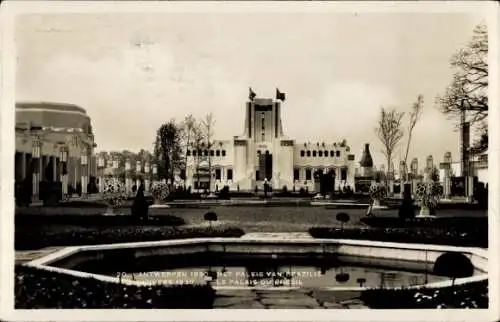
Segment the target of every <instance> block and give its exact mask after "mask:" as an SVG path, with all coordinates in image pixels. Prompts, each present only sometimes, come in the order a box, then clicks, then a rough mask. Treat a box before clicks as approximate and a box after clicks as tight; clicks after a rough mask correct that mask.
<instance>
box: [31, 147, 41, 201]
mask: <svg viewBox="0 0 500 322" xmlns="http://www.w3.org/2000/svg"><path fill="white" fill-rule="evenodd" d="M41 150H42V142H41V141H40V139H38V138H34V140H33V152H32V162H33V191H32V192H33V196H32V200H33V201H36V200H39V198H40V181H41V175H40V167H41V162H40V156H41V155H40V154H41Z"/></svg>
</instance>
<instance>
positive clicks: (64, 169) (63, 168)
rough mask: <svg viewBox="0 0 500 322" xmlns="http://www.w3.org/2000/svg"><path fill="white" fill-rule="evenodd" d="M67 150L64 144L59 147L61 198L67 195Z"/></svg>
mask: <svg viewBox="0 0 500 322" xmlns="http://www.w3.org/2000/svg"><path fill="white" fill-rule="evenodd" d="M68 152H69V149H68V147H66V146H62V147H60V150H59V153H60V160H61V166H60V171H61V185H62V195H63V198H67V196H68Z"/></svg>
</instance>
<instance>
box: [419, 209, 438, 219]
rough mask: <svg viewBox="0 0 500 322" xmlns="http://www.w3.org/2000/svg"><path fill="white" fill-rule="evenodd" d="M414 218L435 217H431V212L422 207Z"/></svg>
mask: <svg viewBox="0 0 500 322" xmlns="http://www.w3.org/2000/svg"><path fill="white" fill-rule="evenodd" d="M415 217H416V218H436V216H433V215H431V210H430V209H429V207H426V206H422V207H420V211H419V213H418V215H417V216H415Z"/></svg>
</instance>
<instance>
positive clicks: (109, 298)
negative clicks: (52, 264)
mask: <svg viewBox="0 0 500 322" xmlns="http://www.w3.org/2000/svg"><path fill="white" fill-rule="evenodd" d="M15 291H16V297H15V308H16V309H92V308H102V309H134V308H135V309H146V308H149V309H152V308H157V309H210V308H212V305H213V301H214V298H215V291H214V290H213V289H212V287H210V286H208V285H169V286H166V285H154V286H130V285H127V286H125V285H120V284H118V283H111V282H102V281H99V280H96V279H93V278H83V277H74V276H71V275H65V274H59V273H56V272H49V271H45V270H39V269H36V268H31V267H25V266H17V267H16V269H15Z"/></svg>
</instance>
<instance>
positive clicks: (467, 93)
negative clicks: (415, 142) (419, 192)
mask: <svg viewBox="0 0 500 322" xmlns="http://www.w3.org/2000/svg"><path fill="white" fill-rule="evenodd" d="M450 66H451V68H452V69H453V70H454V74H453V78H452V80H451V82H450V85H449V86H448V87H447V88H446V89H445V91H444V94H442V95H440V96H438V97H437V98H436V105H437V107H438V108H439V109H440V111H441V112H442V113H444V114H445V115H448V116H450V118H451V119H453V120H454V121H455V122H456V124H457V128H460V127H461V126H463V124H464V122H469V123H470V125H471V127H474V128H475V129H476V130H477V131H478V133H479V135H478V137H477V139H476V140H475V142H473V144H472V149H471V150H472V151H484V150H486V149H487V148H488V125H487V118H488V30H487V27H486V25H485V24H479V25H477V26H476V27H475V28H474V30H473V36H472V39H471V40H470V42H469V43H468V44H467V45H466V46H465V47H464V48H461V49H459V50H458V51H457V53H456V54H454V55H453V56H452V57H451V60H450ZM423 107H424V98H423V96H422V95H418V97H417V99H416V100H415V102H414V103H413V104H412V106H411V108H410V111H409V112H404V111H397V110H396V109H394V108H392V109H389V108H384V107H382V108H381V109H380V114H379V118H378V120H377V127H376V129H375V132H376V134H377V138H378V139H379V141H380V142H381V145H382V152H383V154H384V156H385V161H386V164H387V172H388V173H390V172H392V171H394V169H392V164H393V160H394V152H395V151H396V148H397V147H398V146H399V145H400V144H401V143H402V142H401V141H402V139H403V137H404V136H405V134H407V140H406V149H405V154H404V157H403V160H402V161H403V162H404V174H405V178H404V179H405V180H408V152H409V149H410V144H411V140H412V133H413V130H414V128H415V127H416V125H417V123H418V121H419V120H420V118H421V116H422V112H423ZM405 116H408V117H407V118H406V125H405V121H404V119H405ZM405 132H406V133H405Z"/></svg>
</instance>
